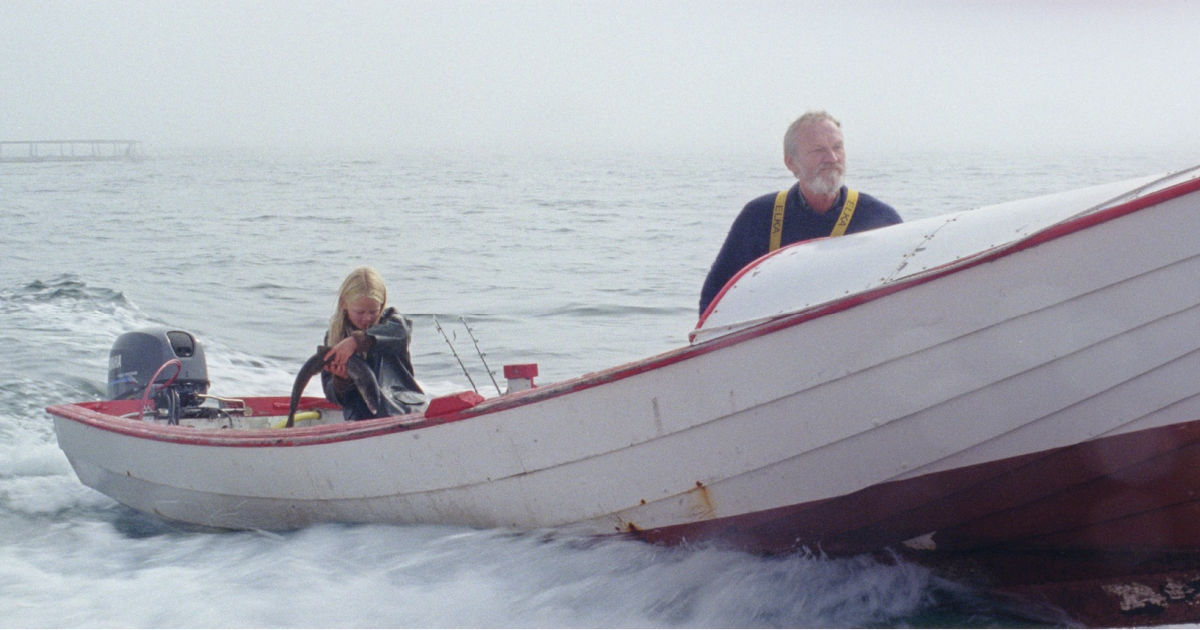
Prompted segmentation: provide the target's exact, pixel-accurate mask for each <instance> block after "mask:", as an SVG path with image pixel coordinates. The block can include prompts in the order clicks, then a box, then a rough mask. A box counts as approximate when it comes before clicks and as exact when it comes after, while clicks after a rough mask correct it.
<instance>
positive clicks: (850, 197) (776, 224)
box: [767, 188, 858, 252]
mask: <svg viewBox="0 0 1200 630" xmlns="http://www.w3.org/2000/svg"><path fill="white" fill-rule="evenodd" d="M787 195H788V191H787V189H784V190H781V191H779V194H778V195H775V212H773V213H772V214H771V243H770V246H769V247H768V249H767V251H768V252H773V251H775V250H777V249H779V241H780V237H782V235H783V208H784V206H785V205H787ZM857 205H858V191H857V190H851V189H849V188H847V189H846V202H845V203H843V204H842V213H841V214H839V215H838V218H837V223H834V224H833V231H832V232H830V233H829V235H830V236H841V235H843V234H845V233H846V228H847V227H849V226H850V219H851V218H853V217H854V207H855V206H857Z"/></svg>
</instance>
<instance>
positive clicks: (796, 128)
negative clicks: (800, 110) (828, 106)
mask: <svg viewBox="0 0 1200 630" xmlns="http://www.w3.org/2000/svg"><path fill="white" fill-rule="evenodd" d="M822 120H828V121H829V122H831V123H833V124H834V125H836V126H837V128H838V129H841V128H842V123H840V122H838V119H836V118H834V117H833V116H830V115H829V112H827V111H825V110H823V109H814V110H810V111H808V112H806V113H805V114H804V115H803V116H801V117H799V118H797V119H796V121H795V122H793V123H792V124H790V125H788V128H787V132H786V133H784V134H783V155H784V156H791V155H792V151H793V150H794V149H795V147H796V136H798V135H800V130H801V129H802V128H803V127H804V126H805V125H811V124H812V123H817V122H821V121H822Z"/></svg>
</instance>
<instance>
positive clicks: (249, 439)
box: [46, 166, 1200, 447]
mask: <svg viewBox="0 0 1200 630" xmlns="http://www.w3.org/2000/svg"><path fill="white" fill-rule="evenodd" d="M1185 177H1186V178H1187V179H1184V180H1183V181H1180V182H1178V183H1174V184H1169V185H1167V186H1164V187H1162V188H1159V189H1157V190H1150V191H1149V192H1146V193H1144V194H1140V195H1138V193H1139V191H1141V190H1146V189H1148V188H1152V187H1154V186H1157V185H1161V184H1162V183H1163V182H1167V181H1170V180H1171V179H1176V178H1185ZM1197 191H1200V166H1197V167H1192V168H1189V169H1183V170H1181V171H1177V172H1174V173H1170V174H1168V175H1165V176H1163V177H1162V178H1159V179H1157V180H1154V181H1153V182H1150V183H1148V184H1146V185H1144V186H1141V187H1139V188H1135V189H1133V190H1130V191H1127V192H1125V193H1122V194H1121V195H1118V196H1117V197H1115V198H1114V199H1112V200H1109V201H1106V202H1103V203H1101V204H1098V205H1096V206H1093V207H1092V208H1087V209H1084V210H1081V211H1080V212H1079V213H1077V214H1075V215H1073V216H1072V217H1070V218H1068V219H1065V220H1063V221H1059V222H1057V223H1054V224H1051V225H1049V226H1046V227H1045V228H1042V229H1041V230H1038V231H1036V232H1034V233H1032V234H1029V235H1027V236H1025V237H1023V238H1020V239H1017V240H1015V241H1011V242H1008V243H1005V244H1002V245H998V246H996V247H993V248H989V249H985V250H981V251H979V252H976V253H975V254H971V255H968V256H965V257H963V258H959V259H956V260H953V261H950V262H947V263H945V264H943V265H941V266H937V267H932V268H930V269H926V270H924V271H921V272H918V273H914V274H912V275H909V276H906V277H904V278H902V279H898V280H895V281H891V282H888V283H886V284H883V285H880V286H877V287H874V288H872V289H868V290H865V291H861V292H858V293H854V294H851V295H847V296H844V297H841V298H838V299H836V300H832V301H829V302H825V303H823V304H818V305H815V306H811V307H807V308H804V309H801V310H798V311H794V312H790V313H783V314H779V315H773V316H770V317H768V318H766V319H764V320H763V321H761V322H758V323H754V324H751V325H749V326H747V327H746V328H742V329H738V330H735V331H732V332H730V333H727V334H724V335H721V336H717V337H712V338H709V339H704V340H702V341H698V342H695V343H693V344H690V345H687V346H682V347H679V348H675V349H673V350H668V351H666V352H663V353H660V354H657V355H654V356H651V357H648V358H644V359H640V360H637V361H633V362H629V363H624V364H621V365H617V366H614V367H610V368H606V369H603V370H600V371H598V372H589V373H585V374H583V375H581V376H577V377H574V378H570V379H566V380H563V381H559V382H556V383H552V384H549V385H545V386H540V387H536V388H533V389H528V390H524V391H521V392H515V393H511V394H505V395H502V396H500V397H497V398H491V399H487V400H484V401H483V402H481V403H479V404H477V405H475V406H472V407H468V408H466V409H462V410H458V411H454V412H451V413H448V414H444V415H438V416H434V417H426V416H424V415H421V414H415V413H414V414H408V415H403V416H390V417H386V418H377V419H373V420H363V421H357V422H341V423H335V424H326V425H316V426H309V427H294V428H289V429H197V428H190V427H179V426H165V425H159V424H153V423H146V422H143V421H140V420H132V419H127V418H122V417H118V416H114V415H111V414H106V413H102V412H99V411H96V410H94V409H90V408H88V407H87V406H85V405H91V404H94V403H99V402H102V401H92V402H89V403H62V404H56V405H50V406H48V407H46V411H47V412H49V413H50V414H52V415H54V416H58V417H59V418H62V419H66V420H73V421H76V422H79V423H81V424H84V425H87V426H90V427H93V428H96V429H101V430H104V431H108V432H112V433H118V434H123V435H127V436H130V437H135V438H141V439H149V440H154V441H161V442H172V443H180V444H188V445H195V446H213V447H292V446H313V445H319V444H327V443H335V442H342V441H349V440H357V439H364V438H369V437H376V436H380V435H387V434H392V433H401V432H407V431H412V430H417V429H424V428H430V427H434V426H437V425H442V424H448V423H452V422H459V421H463V420H467V419H471V418H477V417H480V416H486V415H490V414H494V413H498V412H501V411H507V410H510V409H515V408H519V407H524V406H526V405H532V404H535V403H539V402H542V401H546V400H550V399H554V398H558V397H561V396H565V395H567V394H572V393H575V392H579V391H583V390H586V389H591V388H593V387H598V386H600V385H604V384H607V383H612V382H616V381H620V380H624V379H627V378H632V377H635V376H638V375H640V374H643V373H646V372H652V371H654V370H658V369H661V368H663V367H667V366H669V365H673V364H675V363H680V362H683V361H686V360H689V359H691V358H693V357H697V356H701V355H705V354H709V353H712V352H715V351H718V350H720V349H723V348H726V347H728V346H731V345H735V344H739V343H742V342H745V341H747V340H750V339H754V338H757V337H762V336H765V335H770V334H773V333H775V332H778V331H780V330H784V329H787V328H791V327H794V326H797V325H800V324H803V323H805V322H808V321H811V320H814V319H818V318H820V317H825V316H827V315H833V314H836V313H839V312H842V311H846V310H849V309H852V308H854V307H856V306H859V305H862V304H866V303H868V302H872V301H875V300H878V299H880V298H883V297H886V296H888V295H891V294H893V293H897V292H900V291H903V290H906V289H909V288H912V287H915V286H919V285H922V284H925V283H927V282H932V281H934V280H937V279H939V278H942V277H945V276H948V275H950V274H953V273H958V272H960V271H963V270H966V269H970V268H973V267H976V266H979V265H984V264H987V263H991V262H994V261H996V260H999V259H1002V258H1004V257H1007V256H1010V255H1013V254H1016V253H1018V252H1021V251H1024V250H1027V249H1032V248H1034V247H1037V246H1039V245H1042V244H1044V243H1047V242H1050V241H1053V240H1056V239H1059V238H1062V237H1065V236H1067V235H1070V234H1074V233H1076V232H1080V231H1083V230H1085V229H1088V228H1091V227H1094V226H1096V225H1099V224H1102V223H1106V222H1108V221H1112V220H1115V219H1118V218H1120V217H1123V216H1126V215H1129V214H1133V213H1135V212H1139V211H1141V210H1145V209H1147V208H1150V207H1153V206H1156V205H1159V204H1162V203H1164V202H1167V201H1171V200H1173V199H1176V198H1180V197H1183V196H1186V195H1188V194H1192V193H1195V192H1197ZM1130 195H1138V196H1136V197H1134V198H1132V199H1128V200H1124V201H1122V199H1123V198H1126V197H1128V196H1130ZM779 251H781V250H776V252H772V253H771V254H768V255H767V256H764V257H763V258H760V259H759V260H758V261H756V262H755V263H752V264H751V265H749V266H747V268H746V269H743V270H742V272H740V273H745V272H746V270H747V269H750V268H752V267H753V266H755V265H757V264H760V263H761V262H762V260H764V259H766V258H768V257H769V256H772V255H775V254H777V253H778V252H779ZM703 321H704V320H703V317H702V318H701V319H700V321H699V322H698V324H697V325H698V326H699V325H700V324H702V323H703ZM696 330H700V329H699V328H697V329H696ZM694 332H696V331H693V333H694ZM273 398H283V399H286V398H285V397H273Z"/></svg>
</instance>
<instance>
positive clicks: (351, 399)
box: [321, 307, 425, 420]
mask: <svg viewBox="0 0 1200 630" xmlns="http://www.w3.org/2000/svg"><path fill="white" fill-rule="evenodd" d="M350 336H351V337H354V338H355V340H356V341H358V355H359V356H362V357H364V358H365V359H366V362H367V365H368V366H370V368H371V372H372V373H373V374H374V375H375V378H376V380H377V381H378V383H379V387H378V392H379V394H378V397H377V399H376V400H375V401H374V402H375V409H377V410H378V411H377V412H376V413H375V414H372V413H371V410H370V407H368V406H367V404H366V402H365V401H364V400H363V394H362V393H361V392H360V391H358V388H356V387H355V386H354V383H353V382H352V381H350V380H348V379H343V378H340V377H337V376H334V375H333V374H330V373H329V372H327V371H323V372H321V385H322V387H323V388H324V390H325V398H327V399H328V400H329V401H330V402H333V403H336V404H338V405H341V406H342V410H343V413H344V415H345V418H346V419H347V420H366V419H368V418H382V417H385V416H396V415H401V414H406V413H410V412H413V411H417V410H418V409H420V408H421V405H422V404H424V402H425V393H424V392H423V391H421V386H420V385H418V384H417V379H416V378H415V377H414V376H413V367H412V358H411V357H410V356H409V351H408V347H409V343H410V342H411V339H412V322H411V321H409V320H408V319H407V318H405V317H403V316H401V315H400V314H399V313H397V312H396V309H394V308H391V307H388V309H387V310H385V311H384V312H383V315H381V316H380V318H379V323H378V324H375V325H374V326H371V327H370V328H368V329H366V330H365V331H364V330H353V331H351V333H350ZM325 341H326V344H327V345H328V342H329V333H328V332H326V333H325Z"/></svg>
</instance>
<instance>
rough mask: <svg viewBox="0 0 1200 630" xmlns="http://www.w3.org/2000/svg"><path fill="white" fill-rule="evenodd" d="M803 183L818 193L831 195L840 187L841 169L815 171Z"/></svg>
mask: <svg viewBox="0 0 1200 630" xmlns="http://www.w3.org/2000/svg"><path fill="white" fill-rule="evenodd" d="M804 185H805V186H807V187H808V188H809V189H810V190H812V191H813V192H815V193H817V194H818V195H832V194H834V193H836V192H837V191H839V190H841V189H842V172H841V170H828V171H824V172H822V171H817V173H816V174H815V175H812V176H811V177H809V178H808V180H807V181H806V182H804Z"/></svg>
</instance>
